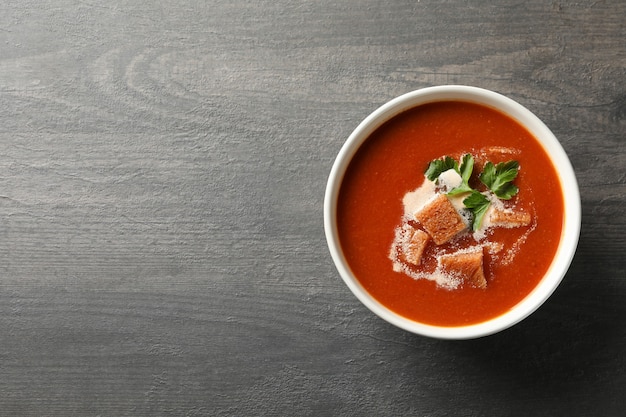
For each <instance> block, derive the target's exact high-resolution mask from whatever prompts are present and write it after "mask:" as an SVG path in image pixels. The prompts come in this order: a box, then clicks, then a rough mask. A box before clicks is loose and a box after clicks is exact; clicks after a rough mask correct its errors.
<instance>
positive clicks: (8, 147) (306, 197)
mask: <svg viewBox="0 0 626 417" xmlns="http://www.w3.org/2000/svg"><path fill="white" fill-rule="evenodd" d="M439 84H467V85H474V86H478V87H484V88H488V89H492V90H495V91H498V92H500V93H503V94H505V95H508V96H509V97H511V98H513V99H515V100H517V101H519V102H520V103H522V104H523V105H525V106H526V107H528V108H529V109H531V110H532V111H533V112H535V113H536V114H537V115H538V116H539V117H540V118H542V119H543V120H544V121H545V123H546V124H547V125H548V126H549V127H550V128H551V129H552V130H553V132H554V133H555V134H556V136H557V137H558V138H559V139H560V141H561V142H562V144H563V147H564V148H565V150H566V151H567V153H568V154H569V156H570V158H571V160H572V164H573V165H574V168H575V170H576V173H577V175H578V179H579V183H580V189H581V195H582V204H583V221H582V223H583V224H582V234H581V240H580V244H579V249H578V253H577V255H576V258H575V259H574V262H573V265H572V267H571V270H570V271H569V273H568V274H567V276H566V278H565V280H564V282H563V284H562V285H561V287H559V289H558V290H557V292H556V293H555V294H554V296H553V297H552V298H551V299H550V300H549V301H548V302H547V304H545V305H544V306H543V307H542V308H541V309H540V310H538V311H537V312H536V313H535V314H533V315H532V316H531V317H530V318H528V319H527V320H525V321H524V322H523V323H521V324H519V325H517V326H515V327H513V328H511V329H509V330H507V331H504V332H502V333H500V334H497V335H494V336H490V337H487V338H483V339H478V340H472V341H461V342H451V341H439V340H432V339H428V338H423V337H419V336H416V335H412V334H410V333H407V332H404V331H402V330H399V329H397V328H394V327H392V326H391V325H389V324H387V323H385V322H383V321H382V320H380V319H379V318H377V317H375V316H374V315H373V314H371V313H370V312H369V311H368V310H366V308H365V307H364V306H362V305H361V304H360V303H359V302H358V301H357V300H356V298H355V297H354V296H353V295H352V294H351V293H350V292H349V290H348V288H347V287H346V286H345V285H344V284H343V282H342V281H341V280H340V278H339V276H338V274H337V272H336V270H335V268H334V266H333V264H332V262H331V258H330V255H329V253H328V250H327V247H326V241H325V237H324V232H323V225H322V202H323V197H324V189H325V184H326V180H327V176H328V173H329V171H330V168H331V165H332V162H333V160H334V158H335V156H336V154H337V152H338V150H339V149H340V147H341V145H342V144H343V142H344V141H345V139H346V138H347V136H348V135H349V133H350V132H351V131H352V130H353V129H354V128H355V127H356V125H357V124H358V123H359V122H360V121H361V120H362V119H363V118H364V117H365V116H366V115H367V114H369V113H370V112H371V111H373V110H374V109H375V108H377V107H378V106H379V105H381V104H382V103H384V102H386V101H387V100H389V99H391V98H393V97H395V96H397V95H400V94H402V93H405V92H408V91H411V90H414V89H417V88H421V87H425V86H431V85H439ZM625 202H626V3H625V2H623V1H622V0H607V1H602V0H600V1H594V2H591V1H582V2H572V1H552V2H546V1H543V0H541V1H540V0H530V1H523V2H517V1H511V0H507V1H501V2H493V1H461V0H452V1H431V0H421V1H420V0H411V1H409V0H392V1H387V2H381V1H374V0H363V1H338V2H335V1H328V0H322V1H315V2H314V1H286V0H273V1H257V0H255V1H244V0H214V1H209V2H204V1H194V0H183V1H171V0H163V1H158V2H150V1H143V2H141V1H135V2H133V1H119V0H115V1H110V2H108V1H107V2H96V1H75V0H52V1H45V2H40V1H21V0H20V1H16V0H10V1H8V2H4V3H3V4H2V5H0V340H1V342H0V375H1V376H0V414H2V415H7V416H8V415H11V416H14V415H23V416H74V415H75V416H96V415H98V416H158V415H167V416H171V415H186V416H200V415H202V416H204V415H207V416H231V415H233V416H250V415H276V416H292V415H293V416H306V415H309V416H325V415H342V416H344V415H345V416H403V415H415V416H590V415H594V416H619V415H624V414H623V413H624V410H625V409H626V307H625V305H626V261H625V260H624V255H625V249H626V239H625V237H624V236H625V235H626V224H625V222H626V214H624V203H625Z"/></svg>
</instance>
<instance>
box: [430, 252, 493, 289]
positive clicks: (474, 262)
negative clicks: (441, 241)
mask: <svg viewBox="0 0 626 417" xmlns="http://www.w3.org/2000/svg"><path fill="white" fill-rule="evenodd" d="M438 262H439V268H440V269H441V271H442V272H444V273H446V274H450V275H452V276H454V277H457V278H460V279H462V280H463V282H465V283H468V284H470V285H471V286H473V287H476V288H487V279H486V278H485V273H484V272H483V249H482V248H479V249H477V250H475V251H472V252H455V253H451V254H446V255H441V256H440V257H439V259H438Z"/></svg>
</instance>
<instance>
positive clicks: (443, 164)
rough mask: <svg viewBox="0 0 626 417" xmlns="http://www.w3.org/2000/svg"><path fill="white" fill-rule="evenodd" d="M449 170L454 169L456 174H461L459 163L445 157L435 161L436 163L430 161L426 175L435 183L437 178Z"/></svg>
mask: <svg viewBox="0 0 626 417" xmlns="http://www.w3.org/2000/svg"><path fill="white" fill-rule="evenodd" d="M449 169H454V170H455V171H456V172H459V165H458V164H457V162H456V161H455V160H454V159H452V158H451V157H449V156H445V157H443V158H442V159H435V160H434V161H430V164H428V168H427V169H426V172H425V173H424V175H426V178H428V179H429V180H431V181H435V180H436V179H437V177H439V176H440V175H441V174H442V173H443V172H446V171H447V170H449Z"/></svg>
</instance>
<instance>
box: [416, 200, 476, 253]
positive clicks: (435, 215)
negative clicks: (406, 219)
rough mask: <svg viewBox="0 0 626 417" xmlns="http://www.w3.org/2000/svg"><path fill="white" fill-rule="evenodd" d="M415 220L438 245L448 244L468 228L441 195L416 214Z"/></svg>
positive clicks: (448, 201)
mask: <svg viewBox="0 0 626 417" xmlns="http://www.w3.org/2000/svg"><path fill="white" fill-rule="evenodd" d="M415 218H416V219H417V221H419V222H420V223H421V225H422V226H423V227H424V230H426V232H427V233H428V234H429V235H430V237H432V239H433V241H434V242H435V243H436V244H437V245H442V244H444V243H446V242H447V241H449V240H450V239H452V238H453V237H454V236H455V235H456V234H457V233H459V232H461V231H463V230H464V229H465V228H466V227H467V225H466V224H465V222H464V221H463V218H462V217H461V216H460V215H459V213H458V212H457V211H456V209H455V208H454V206H453V205H452V203H451V202H450V200H448V197H446V196H445V195H444V194H439V195H438V196H437V197H435V198H434V199H433V200H432V201H431V202H429V203H428V204H426V206H424V208H422V209H421V210H420V211H418V212H417V213H415Z"/></svg>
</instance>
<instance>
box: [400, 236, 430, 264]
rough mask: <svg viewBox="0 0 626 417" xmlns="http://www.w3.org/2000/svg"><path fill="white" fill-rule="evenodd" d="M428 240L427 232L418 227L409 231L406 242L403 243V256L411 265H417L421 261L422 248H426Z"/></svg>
mask: <svg viewBox="0 0 626 417" xmlns="http://www.w3.org/2000/svg"><path fill="white" fill-rule="evenodd" d="M429 240H430V237H429V236H428V233H426V232H424V231H423V230H420V229H413V230H412V231H411V232H410V235H409V238H408V239H407V242H406V244H405V245H403V249H404V258H405V259H406V261H407V262H408V263H411V264H413V265H419V264H420V262H421V261H422V254H423V253H424V249H425V248H426V245H427V244H428V241H429Z"/></svg>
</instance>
